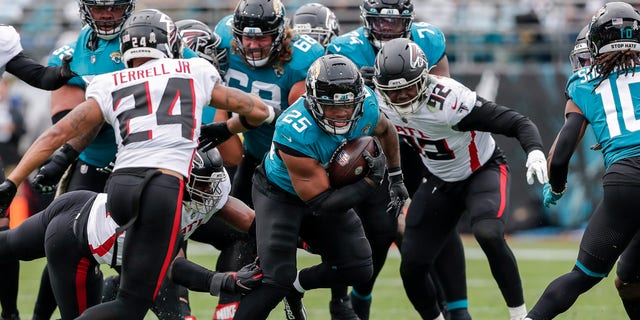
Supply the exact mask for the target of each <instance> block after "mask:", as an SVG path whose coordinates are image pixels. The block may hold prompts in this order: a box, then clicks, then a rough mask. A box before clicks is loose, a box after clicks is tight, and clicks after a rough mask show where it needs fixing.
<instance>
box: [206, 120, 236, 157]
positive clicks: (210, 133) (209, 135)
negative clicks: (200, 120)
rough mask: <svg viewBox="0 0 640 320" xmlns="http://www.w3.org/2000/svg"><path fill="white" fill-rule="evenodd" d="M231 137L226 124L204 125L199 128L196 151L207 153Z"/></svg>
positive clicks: (231, 134)
mask: <svg viewBox="0 0 640 320" xmlns="http://www.w3.org/2000/svg"><path fill="white" fill-rule="evenodd" d="M231 137H233V133H231V131H229V126H228V125H227V122H226V121H225V122H214V123H210V124H205V125H203V126H202V127H201V128H200V144H198V150H200V151H202V152H207V151H209V150H211V149H213V148H215V147H217V146H218V145H219V144H221V143H223V142H225V141H227V140H229V138H231Z"/></svg>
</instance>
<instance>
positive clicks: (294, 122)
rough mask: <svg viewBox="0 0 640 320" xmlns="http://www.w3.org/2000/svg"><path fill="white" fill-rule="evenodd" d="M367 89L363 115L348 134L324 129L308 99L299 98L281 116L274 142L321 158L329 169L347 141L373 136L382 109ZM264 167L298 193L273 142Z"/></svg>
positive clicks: (280, 183) (269, 176)
mask: <svg viewBox="0 0 640 320" xmlns="http://www.w3.org/2000/svg"><path fill="white" fill-rule="evenodd" d="M365 88H366V90H367V94H366V98H365V100H364V103H363V105H362V110H363V111H362V117H361V118H360V119H359V120H358V122H357V123H356V125H355V127H353V128H351V130H350V131H349V132H348V133H347V134H346V135H333V134H329V133H327V132H325V131H324V130H322V129H321V128H320V127H319V126H318V124H317V123H316V121H315V120H314V118H313V116H312V115H311V113H310V112H309V110H307V108H306V107H305V100H304V99H298V100H297V101H296V102H295V103H294V104H293V105H291V107H289V109H287V110H285V111H284V112H283V113H282V115H281V116H280V118H278V121H277V122H276V128H275V133H274V136H273V141H274V142H277V143H279V144H281V145H284V146H287V147H289V148H292V149H294V150H297V151H298V152H301V153H303V154H305V155H307V156H309V157H311V158H314V159H316V160H318V162H319V163H321V164H322V165H323V166H324V167H325V168H326V167H327V164H328V163H329V160H330V159H331V156H332V155H333V152H334V151H335V150H336V149H337V148H338V146H340V145H341V144H342V143H343V142H344V141H348V140H353V139H355V138H357V137H361V136H370V135H373V131H374V130H375V128H376V125H377V124H378V119H379V117H380V111H379V109H378V101H377V100H376V97H375V95H374V94H373V91H371V89H369V88H368V87H365ZM264 167H265V170H266V173H267V179H269V180H270V181H271V182H273V183H275V184H276V185H277V186H279V187H280V188H282V189H284V190H286V191H288V192H289V193H291V194H294V195H295V194H296V191H295V190H294V189H293V185H292V184H291V178H290V177H289V172H288V171H287V168H286V167H285V165H284V162H282V160H281V159H280V157H278V156H277V155H276V153H275V150H274V146H273V145H272V146H271V150H270V152H269V154H268V155H267V156H266V157H265V159H264Z"/></svg>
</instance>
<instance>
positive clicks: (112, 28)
mask: <svg viewBox="0 0 640 320" xmlns="http://www.w3.org/2000/svg"><path fill="white" fill-rule="evenodd" d="M78 7H79V9H80V19H81V20H82V22H83V23H85V24H87V25H89V27H91V29H93V31H94V32H95V33H96V35H97V36H98V37H99V38H101V39H105V40H111V39H114V38H115V37H117V36H118V34H119V33H120V31H121V30H122V24H123V23H124V21H125V20H126V19H127V18H128V17H129V16H130V15H131V13H133V10H134V9H135V7H136V0H78ZM98 10H108V11H118V12H119V11H122V12H123V15H122V17H121V18H118V19H115V20H102V19H100V17H94V15H93V14H92V11H98Z"/></svg>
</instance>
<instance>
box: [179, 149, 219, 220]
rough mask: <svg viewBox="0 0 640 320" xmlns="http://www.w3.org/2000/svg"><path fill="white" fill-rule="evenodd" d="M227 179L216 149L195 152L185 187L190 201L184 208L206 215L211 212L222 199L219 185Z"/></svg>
mask: <svg viewBox="0 0 640 320" xmlns="http://www.w3.org/2000/svg"><path fill="white" fill-rule="evenodd" d="M226 179H227V174H226V173H225V171H224V168H223V167H222V158H221V157H220V153H219V152H218V150H217V149H215V148H214V149H211V150H209V151H207V152H206V153H205V152H201V151H197V152H196V154H195V155H194V157H193V162H192V169H191V174H190V175H189V182H188V183H187V184H186V185H185V188H186V191H187V193H188V194H189V198H190V199H191V200H190V201H188V202H186V203H185V206H186V207H187V208H188V209H189V210H191V211H194V212H199V213H201V214H206V213H208V212H210V211H211V210H213V209H214V208H215V207H216V206H217V205H218V202H219V201H220V199H221V198H222V190H221V188H220V184H221V183H222V182H224V181H225V180H226Z"/></svg>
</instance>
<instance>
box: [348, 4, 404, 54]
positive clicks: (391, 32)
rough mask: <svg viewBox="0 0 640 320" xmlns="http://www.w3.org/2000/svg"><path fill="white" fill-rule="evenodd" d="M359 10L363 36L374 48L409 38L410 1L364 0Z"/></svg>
mask: <svg viewBox="0 0 640 320" xmlns="http://www.w3.org/2000/svg"><path fill="white" fill-rule="evenodd" d="M360 10H361V16H360V18H361V19H362V22H363V24H364V30H365V35H366V36H367V38H368V39H369V41H370V42H371V44H372V45H374V46H375V47H376V48H378V49H380V48H382V46H383V45H384V44H385V42H387V41H389V40H392V39H396V38H408V37H409V35H410V33H411V24H412V23H413V18H414V11H413V3H412V2H411V0H391V1H387V2H383V1H382V0H364V1H363V4H362V6H361V7H360Z"/></svg>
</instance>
